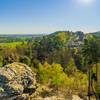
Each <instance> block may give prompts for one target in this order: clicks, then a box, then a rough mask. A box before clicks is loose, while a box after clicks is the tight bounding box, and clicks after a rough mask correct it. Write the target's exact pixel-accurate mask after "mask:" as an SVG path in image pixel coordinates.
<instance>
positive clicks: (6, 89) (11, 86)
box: [0, 62, 36, 100]
mask: <svg viewBox="0 0 100 100" xmlns="http://www.w3.org/2000/svg"><path fill="white" fill-rule="evenodd" d="M35 90H36V78H35V73H33V72H32V70H31V69H30V67H28V66H27V65H25V64H22V63H17V62H15V63H12V64H8V65H6V66H4V67H2V68H0V100H22V99H21V97H20V95H23V94H27V95H31V94H32V93H34V92H35ZM27 95H25V96H26V97H27ZM25 96H24V97H25ZM18 98H19V99H18Z"/></svg>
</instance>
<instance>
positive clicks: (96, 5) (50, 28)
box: [0, 0, 100, 34]
mask: <svg viewBox="0 0 100 100" xmlns="http://www.w3.org/2000/svg"><path fill="white" fill-rule="evenodd" d="M59 30H70V31H78V30H81V31H84V32H95V31H100V0H0V34H16V33H18V34H20V33H34V34H37V33H51V32H54V31H59Z"/></svg>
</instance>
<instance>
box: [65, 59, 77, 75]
mask: <svg viewBox="0 0 100 100" xmlns="http://www.w3.org/2000/svg"><path fill="white" fill-rule="evenodd" d="M76 70H77V68H76V65H75V62H74V59H73V58H70V59H69V62H68V64H67V68H66V69H65V72H66V73H67V74H68V75H73V74H74V73H75V72H76Z"/></svg>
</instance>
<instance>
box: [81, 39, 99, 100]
mask: <svg viewBox="0 0 100 100" xmlns="http://www.w3.org/2000/svg"><path fill="white" fill-rule="evenodd" d="M98 51H99V48H98V45H97V43H96V41H95V40H94V39H93V38H91V37H89V38H87V39H85V40H84V45H83V48H82V55H83V58H84V64H85V65H86V66H87V70H88V74H89V82H88V96H89V100H90V97H91V95H92V94H91V92H92V86H91V85H92V80H91V76H92V75H91V71H92V66H93V64H96V63H97V62H98V61H99V56H98V55H99V54H98V53H99V52H98Z"/></svg>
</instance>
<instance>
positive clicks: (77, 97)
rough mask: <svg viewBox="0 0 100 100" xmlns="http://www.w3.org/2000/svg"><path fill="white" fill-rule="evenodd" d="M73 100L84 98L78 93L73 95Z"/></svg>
mask: <svg viewBox="0 0 100 100" xmlns="http://www.w3.org/2000/svg"><path fill="white" fill-rule="evenodd" d="M72 100H83V99H81V98H80V97H79V96H78V95H73V96H72Z"/></svg>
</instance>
